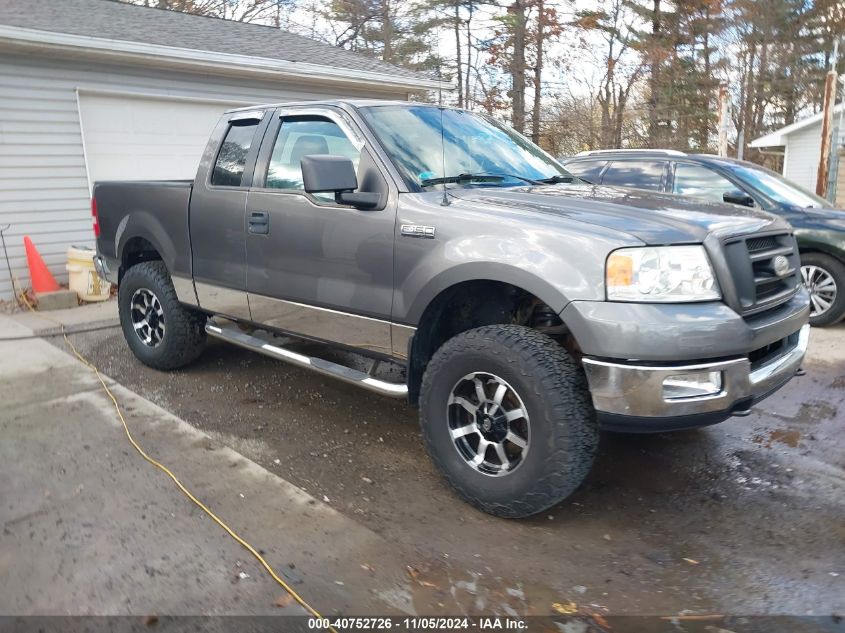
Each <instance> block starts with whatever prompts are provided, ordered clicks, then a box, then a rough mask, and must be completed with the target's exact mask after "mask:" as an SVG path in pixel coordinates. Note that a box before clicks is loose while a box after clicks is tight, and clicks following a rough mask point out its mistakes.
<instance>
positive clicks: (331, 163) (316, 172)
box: [300, 154, 381, 209]
mask: <svg viewBox="0 0 845 633" xmlns="http://www.w3.org/2000/svg"><path fill="white" fill-rule="evenodd" d="M300 165H301V167H302V184H303V185H304V187H305V191H306V192H307V193H333V194H334V199H335V202H337V203H338V204H348V205H351V206H353V207H355V208H356V209H373V208H375V207H377V206H378V203H379V199H380V197H381V196H379V194H378V193H367V192H358V193H355V190H356V189H357V188H358V177H357V176H356V174H355V166H354V165H353V164H352V161H351V160H349V159H348V158H346V157H345V156H333V155H330V154H312V155H310V156H303V157H302V160H301V161H300Z"/></svg>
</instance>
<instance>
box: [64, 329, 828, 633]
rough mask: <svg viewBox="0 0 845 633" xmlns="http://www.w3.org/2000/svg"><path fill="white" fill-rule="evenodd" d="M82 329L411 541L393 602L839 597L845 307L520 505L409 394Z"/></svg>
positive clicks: (183, 405) (218, 348)
mask: <svg viewBox="0 0 845 633" xmlns="http://www.w3.org/2000/svg"><path fill="white" fill-rule="evenodd" d="M73 339H74V341H75V342H76V343H77V345H79V347H80V349H81V351H82V352H83V353H84V354H86V355H87V356H88V357H89V358H90V359H91V360H93V361H94V362H95V363H97V365H98V366H100V368H101V369H102V371H103V372H104V373H105V374H107V375H109V376H111V377H112V378H114V379H115V380H117V381H118V382H120V383H122V384H123V385H125V386H127V387H128V388H130V389H132V390H134V391H136V392H138V393H139V394H141V395H142V396H144V397H146V398H148V399H150V400H152V401H153V402H155V403H156V404H158V405H160V406H161V407H163V408H164V409H166V410H168V411H170V412H172V413H174V414H175V415H177V416H179V417H181V418H182V419H184V420H186V421H187V422H189V423H190V424H191V425H193V426H195V427H196V428H198V429H200V430H202V431H204V432H205V433H207V434H209V435H210V436H211V437H212V438H214V439H215V440H216V441H218V442H220V443H222V444H225V445H227V446H229V447H231V448H233V449H234V450H236V451H238V452H239V453H241V454H243V455H245V456H246V457H248V458H249V459H251V460H253V461H255V462H257V463H259V464H260V465H262V466H264V467H265V468H266V469H268V470H269V471H271V472H273V473H275V474H277V475H279V476H280V477H282V478H284V479H286V480H288V481H290V482H292V483H293V484H295V485H296V486H299V487H300V488H302V489H304V490H305V491H307V492H308V493H310V494H311V495H313V496H314V497H316V498H317V499H321V500H323V502H324V503H327V504H328V505H330V506H331V507H332V508H334V509H335V510H339V511H340V512H341V513H343V514H345V515H346V516H348V517H350V518H352V519H354V520H355V521H356V522H358V523H360V524H362V525H363V526H366V527H368V528H370V529H371V530H373V531H374V532H376V533H378V534H379V535H381V536H383V537H384V538H385V539H386V541H387V542H389V543H392V544H395V545H396V546H397V547H399V548H402V549H403V550H407V551H413V552H414V560H415V563H414V570H413V571H412V572H410V577H411V579H412V581H413V582H412V587H413V591H410V590H409V589H408V588H407V587H397V588H396V589H395V590H391V591H390V592H388V593H386V594H385V595H382V596H381V599H382V600H384V601H385V602H386V603H387V604H390V605H392V606H394V607H395V608H396V609H397V610H400V611H407V609H408V608H414V605H425V606H424V607H423V609H425V610H427V609H434V610H435V611H440V612H444V613H466V612H476V613H478V612H488V613H496V614H501V615H506V614H516V613H518V614H523V615H526V614H548V613H551V612H554V611H555V609H556V608H555V607H553V605H558V607H560V605H563V606H564V607H565V608H569V605H576V606H577V608H578V609H579V610H581V611H582V612H583V611H587V612H596V613H602V614H617V615H623V614H667V613H671V614H678V613H693V614H704V613H732V614H742V615H755V614H792V615H823V614H834V613H837V614H843V613H845V492H844V491H845V451H844V450H843V449H845V433H843V427H845V326H841V325H840V326H837V327H835V328H830V329H826V330H818V329H816V330H813V332H812V335H811V348H810V353H809V356H808V359H807V362H806V363H805V369H806V370H807V375H806V376H804V377H800V378H796V379H794V380H793V381H792V382H791V383H790V384H789V385H788V386H787V387H786V388H784V389H783V390H781V391H780V392H778V393H776V394H775V395H773V396H772V397H770V398H769V399H767V400H765V401H764V402H762V403H761V404H759V405H758V406H757V407H756V408H755V410H754V412H753V413H752V414H751V415H750V416H748V417H743V418H733V419H731V420H729V421H727V422H725V423H722V424H720V425H717V426H714V427H709V428H706V429H701V430H696V431H688V432H676V433H671V434H660V435H618V434H603V436H602V438H601V449H600V454H599V457H598V459H597V462H596V464H595V466H594V468H593V470H592V472H591V474H590V476H589V478H588V480H587V482H586V483H585V484H584V486H582V488H581V489H580V490H578V491H577V492H576V493H575V494H574V495H573V496H572V497H570V498H569V499H567V500H566V501H564V502H563V503H562V504H560V505H559V506H557V507H555V508H553V509H551V510H550V511H548V512H547V513H544V514H542V515H540V516H537V517H533V518H531V519H527V520H519V521H508V520H502V519H497V518H493V517H490V516H487V515H484V514H482V513H480V512H478V511H477V510H475V509H473V508H471V507H470V506H468V505H466V504H465V503H463V502H462V501H461V500H460V499H459V498H457V497H456V496H455V495H454V494H453V493H452V492H451V491H450V489H449V488H448V487H447V485H446V484H445V483H444V481H443V480H442V479H441V478H440V477H439V475H438V474H437V472H436V471H435V469H434V468H433V466H432V464H431V463H430V461H429V460H428V458H427V456H426V454H425V451H424V448H423V445H422V441H421V438H420V435H419V428H418V422H417V413H416V411H415V410H413V409H411V408H409V407H407V406H405V405H404V404H402V403H400V402H397V401H392V400H388V399H385V398H381V397H379V396H376V395H372V394H369V393H367V392H363V391H360V390H358V389H357V388H355V387H353V386H349V385H345V384H342V383H339V382H337V381H333V380H331V379H329V378H322V377H320V376H316V375H314V374H310V373H308V372H306V371H304V370H299V369H296V368H292V367H290V366H287V365H284V364H282V363H279V362H278V361H274V360H271V359H267V358H264V357H261V356H258V355H255V354H253V353H251V352H248V351H245V350H241V349H238V348H235V347H230V346H226V345H224V344H221V343H216V344H215V343H212V344H210V345H209V348H208V349H207V350H206V352H205V353H204V354H203V356H202V357H201V358H200V359H199V361H198V362H197V363H196V364H194V365H192V366H191V367H189V368H186V369H184V370H180V371H176V372H171V373H161V372H157V371H155V370H152V369H149V368H147V367H144V366H143V365H141V364H140V363H139V362H138V361H136V360H135V359H134V357H133V356H132V355H131V353H130V352H129V350H128V348H127V347H126V344H125V343H124V341H123V338H122V335H121V333H120V331H119V329H110V330H105V331H101V332H93V333H83V334H77V335H74V337H73ZM54 343H55V344H56V345H58V346H60V345H62V342H61V341H60V340H58V341H54ZM715 630H718V629H715Z"/></svg>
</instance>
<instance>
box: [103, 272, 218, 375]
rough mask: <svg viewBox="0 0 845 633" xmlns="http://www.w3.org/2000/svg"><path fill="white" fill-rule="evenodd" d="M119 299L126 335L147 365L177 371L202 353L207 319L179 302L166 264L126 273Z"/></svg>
mask: <svg viewBox="0 0 845 633" xmlns="http://www.w3.org/2000/svg"><path fill="white" fill-rule="evenodd" d="M117 299H118V311H119V313H120V325H121V327H122V328H123V336H124V338H125V339H126V342H127V344H128V345H129V348H130V349H131V350H132V352H133V353H134V354H135V356H136V358H138V360H140V361H141V362H142V363H144V364H145V365H149V366H150V367H153V368H155V369H175V368H177V367H182V366H184V365H187V364H188V363H190V362H192V361H193V360H195V359H196V358H197V356H199V355H200V353H201V352H202V350H203V347H204V344H205V328H204V322H205V318H204V317H203V316H202V315H201V314H199V313H197V312H194V311H192V310H190V309H188V308H186V307H185V306H184V305H182V304H181V303H179V299H178V298H177V297H176V291H175V290H174V289H173V282H172V281H171V280H170V275H169V274H168V272H167V267H166V266H165V265H164V262H161V261H151V262H143V263H141V264H138V265H137V266H133V267H132V268H130V269H129V270H127V271H126V274H124V275H123V279H121V280H120V287H119V289H118V295H117Z"/></svg>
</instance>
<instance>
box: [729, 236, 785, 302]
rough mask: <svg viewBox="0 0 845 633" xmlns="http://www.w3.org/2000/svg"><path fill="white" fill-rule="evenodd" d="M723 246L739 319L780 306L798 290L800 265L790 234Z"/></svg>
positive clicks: (741, 239) (735, 239)
mask: <svg viewBox="0 0 845 633" xmlns="http://www.w3.org/2000/svg"><path fill="white" fill-rule="evenodd" d="M724 245H725V257H726V259H727V263H728V267H729V268H730V271H731V275H732V277H733V281H734V285H735V286H736V293H737V297H736V298H737V302H738V304H739V309H740V312H741V313H742V314H743V315H748V314H755V313H757V312H762V311H763V310H767V309H769V308H773V307H775V306H777V305H780V304H781V303H783V302H785V301H787V300H789V299H790V298H791V297H792V295H794V294H795V292H796V291H797V290H798V287H799V285H800V272H799V267H800V261H799V258H798V249H797V247H796V243H795V238H794V237H793V236H792V235H791V234H790V233H774V234H767V235H754V236H748V237H733V238H728V239H727V240H725V242H724Z"/></svg>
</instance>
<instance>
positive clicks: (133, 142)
mask: <svg viewBox="0 0 845 633" xmlns="http://www.w3.org/2000/svg"><path fill="white" fill-rule="evenodd" d="M242 105H243V104H242V103H232V104H226V103H210V102H207V101H183V100H176V99H158V98H151V97H139V96H123V95H104V94H95V93H84V92H81V93H80V94H79V115H80V118H81V120H82V135H83V138H84V141H85V158H86V161H87V163H88V177H89V179H90V181H91V182H92V183H93V182H96V181H98V180H157V179H166V180H173V179H177V180H182V179H192V178H193V177H194V175H195V174H196V170H197V164H198V163H199V159H200V156H201V155H202V152H203V149H204V148H205V144H206V142H207V141H208V137H209V135H210V134H211V131H212V130H213V129H214V126H215V124H216V123H217V120H218V119H219V118H220V115H221V114H222V113H223V112H224V111H226V110H228V109H230V108H236V107H240V106H242Z"/></svg>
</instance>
